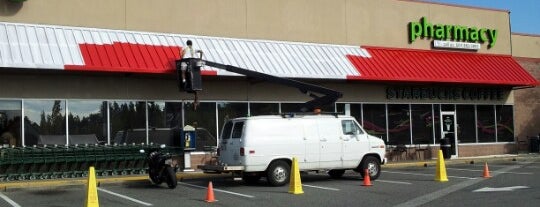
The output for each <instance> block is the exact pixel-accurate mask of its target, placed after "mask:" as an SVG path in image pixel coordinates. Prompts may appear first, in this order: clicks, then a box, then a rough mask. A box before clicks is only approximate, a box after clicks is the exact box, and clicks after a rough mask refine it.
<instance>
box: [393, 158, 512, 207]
mask: <svg viewBox="0 0 540 207" xmlns="http://www.w3.org/2000/svg"><path fill="white" fill-rule="evenodd" d="M519 167H521V166H510V167H506V168H503V169H499V170H497V171H495V172H508V171H510V170H513V169H516V168H519ZM495 176H497V174H495V175H493V177H495ZM482 181H484V179H476V180H467V181H463V182H460V183H457V184H455V185H452V186H449V187H446V188H443V189H440V190H438V191H435V192H432V193H428V194H425V195H422V196H420V197H416V198H414V199H412V200H409V201H407V202H404V203H401V204H398V205H395V206H394V207H407V206H421V205H423V204H426V203H429V202H431V201H434V200H436V199H439V198H441V197H443V196H446V195H448V194H450V193H453V192H456V191H458V190H461V189H463V188H466V187H469V186H471V185H474V184H476V183H480V182H482Z"/></svg>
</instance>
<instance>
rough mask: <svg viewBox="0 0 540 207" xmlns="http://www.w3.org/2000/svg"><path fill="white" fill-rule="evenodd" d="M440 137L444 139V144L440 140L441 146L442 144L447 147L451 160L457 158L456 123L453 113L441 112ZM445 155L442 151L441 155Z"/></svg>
mask: <svg viewBox="0 0 540 207" xmlns="http://www.w3.org/2000/svg"><path fill="white" fill-rule="evenodd" d="M441 118H442V119H441V121H440V123H441V137H442V138H443V139H445V141H444V142H442V140H441V146H443V145H444V144H446V145H449V146H447V147H449V148H450V150H449V153H450V154H449V156H451V157H452V158H454V157H457V156H458V146H457V144H456V143H457V131H456V130H457V127H456V126H457V122H456V114H455V112H453V111H452V112H444V111H441ZM444 153H445V151H444V149H443V154H444Z"/></svg>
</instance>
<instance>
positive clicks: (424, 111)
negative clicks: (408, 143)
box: [411, 104, 433, 144]
mask: <svg viewBox="0 0 540 207" xmlns="http://www.w3.org/2000/svg"><path fill="white" fill-rule="evenodd" d="M411 116H412V117H411V118H412V136H413V144H432V143H433V113H432V108H431V104H413V105H411Z"/></svg>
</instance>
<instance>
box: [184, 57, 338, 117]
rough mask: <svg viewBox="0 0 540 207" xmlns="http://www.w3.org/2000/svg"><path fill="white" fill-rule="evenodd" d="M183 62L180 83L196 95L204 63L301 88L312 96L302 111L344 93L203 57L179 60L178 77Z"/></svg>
mask: <svg viewBox="0 0 540 207" xmlns="http://www.w3.org/2000/svg"><path fill="white" fill-rule="evenodd" d="M181 62H185V63H186V64H187V65H188V66H187V70H186V73H187V74H186V76H185V77H187V78H186V79H187V80H186V83H185V84H183V83H182V81H179V83H180V89H181V90H184V91H186V92H189V93H195V96H196V95H197V91H201V90H202V84H201V77H200V76H201V73H200V70H201V67H202V66H203V65H207V66H210V67H214V68H219V69H223V70H226V71H229V72H233V73H237V74H242V75H245V76H247V77H250V78H255V79H259V80H263V81H268V82H272V83H277V84H282V85H286V86H289V87H294V88H297V89H298V90H300V92H302V93H304V94H307V95H308V96H310V97H311V98H312V100H310V101H307V102H305V103H304V104H303V106H302V111H303V112H306V111H313V110H315V109H321V107H323V106H326V105H330V104H333V103H335V102H336V101H337V100H338V99H339V98H341V97H343V94H342V93H341V92H338V91H335V90H332V89H328V88H325V87H322V86H317V85H314V84H310V83H304V82H301V81H297V80H292V79H288V78H282V77H278V76H273V75H269V74H265V73H261V72H257V71H252V70H248V69H244V68H240V67H236V66H232V65H225V64H221V63H216V62H212V61H207V60H203V59H198V58H184V59H182V60H178V61H177V68H176V69H177V72H178V77H182V76H181V74H180V73H182V71H181V70H180V67H179V66H180V64H179V63H181Z"/></svg>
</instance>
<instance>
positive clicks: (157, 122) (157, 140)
mask: <svg viewBox="0 0 540 207" xmlns="http://www.w3.org/2000/svg"><path fill="white" fill-rule="evenodd" d="M182 128H183V127H182V103H180V102H148V141H149V142H150V143H154V144H165V145H167V146H180V138H181V132H182V131H181V130H182Z"/></svg>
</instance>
